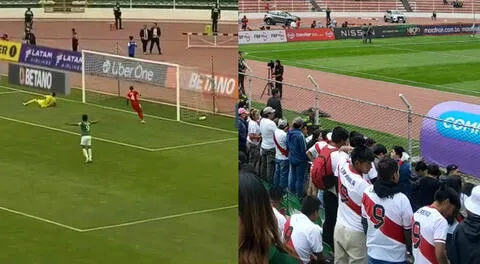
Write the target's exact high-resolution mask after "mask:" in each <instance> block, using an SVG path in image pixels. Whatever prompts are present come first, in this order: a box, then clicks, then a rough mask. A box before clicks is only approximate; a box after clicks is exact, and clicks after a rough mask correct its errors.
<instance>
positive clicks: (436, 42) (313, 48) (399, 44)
mask: <svg viewBox="0 0 480 264" xmlns="http://www.w3.org/2000/svg"><path fill="white" fill-rule="evenodd" d="M473 41H475V40H452V41H432V42H428V41H426V42H416V43H408V42H405V43H390V44H380V45H382V46H422V45H430V44H448V43H466V42H473ZM375 45H379V44H375ZM362 47H365V48H366V47H369V45H351V46H330V47H311V48H301V50H330V49H347V48H362ZM291 50H292V48H284V49H272V50H256V51H249V52H245V55H248V54H256V53H260V54H265V53H273V52H283V51H291Z"/></svg>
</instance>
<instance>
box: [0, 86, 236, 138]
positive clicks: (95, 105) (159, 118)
mask: <svg viewBox="0 0 480 264" xmlns="http://www.w3.org/2000/svg"><path fill="white" fill-rule="evenodd" d="M0 88H5V89H9V90H13V91H18V92H20V93H26V94H32V95H40V96H44V95H45V94H41V93H37V92H31V91H26V90H22V89H16V88H13V87H9V86H3V85H0ZM57 100H61V101H65V102H72V103H77V104H83V103H82V102H80V101H76V100H71V99H67V98H61V97H58V98H57ZM85 105H89V106H94V107H98V108H102V109H107V110H112V111H117V112H122V113H127V114H131V115H137V113H135V112H133V111H128V110H124V109H119V108H115V107H108V106H103V105H98V104H92V103H85ZM144 116H146V117H150V118H153V119H158V120H163V121H169V122H178V121H177V120H174V119H170V118H165V117H160V116H156V115H149V114H144ZM180 123H182V124H185V125H189V126H194V127H200V128H205V129H209V130H215V131H220V132H226V133H231V134H237V131H233V130H227V129H221V128H215V127H209V126H204V125H199V124H193V123H188V122H185V121H180Z"/></svg>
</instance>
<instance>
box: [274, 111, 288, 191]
mask: <svg viewBox="0 0 480 264" xmlns="http://www.w3.org/2000/svg"><path fill="white" fill-rule="evenodd" d="M288 128H289V127H288V122H287V120H284V119H280V120H278V128H277V130H275V134H274V135H273V141H274V143H275V178H274V181H273V183H274V184H275V185H278V186H280V187H281V188H282V189H286V188H287V187H288V174H289V171H290V163H289V161H288V154H289V152H288V149H287V132H288Z"/></svg>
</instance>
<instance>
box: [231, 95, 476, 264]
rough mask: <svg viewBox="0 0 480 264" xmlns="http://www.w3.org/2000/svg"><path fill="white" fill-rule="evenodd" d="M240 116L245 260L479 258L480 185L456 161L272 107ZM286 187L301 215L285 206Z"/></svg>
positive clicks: (459, 261) (466, 261)
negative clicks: (433, 160) (289, 116)
mask: <svg viewBox="0 0 480 264" xmlns="http://www.w3.org/2000/svg"><path fill="white" fill-rule="evenodd" d="M238 116H239V118H238V128H239V212H240V215H239V216H240V243H239V260H240V263H242V264H246V263H338V264H344V263H352V264H355V263H367V262H368V263H369V264H370V263H371V264H376V263H441V264H444V263H454V264H474V263H480V262H479V260H480V186H479V187H475V186H474V185H473V184H471V183H466V182H465V180H464V178H463V177H462V176H461V174H460V173H459V168H458V166H456V165H454V164H452V165H450V166H448V167H447V168H446V169H447V171H446V173H444V172H443V171H442V169H440V168H439V166H438V165H436V164H427V163H426V162H424V161H421V160H420V161H417V162H411V160H412V159H411V157H410V155H409V154H408V153H407V152H406V151H405V149H404V148H403V147H401V146H391V147H390V148H387V147H386V146H384V145H382V144H377V142H376V141H375V140H374V139H371V138H368V137H366V136H365V135H363V134H361V133H358V132H355V131H350V132H349V131H347V130H346V129H345V128H343V127H340V126H339V127H335V128H333V130H328V129H324V128H321V127H313V129H312V124H309V125H307V122H308V120H309V119H310V118H311V117H308V118H307V119H303V118H300V117H298V118H295V119H294V120H293V121H292V122H291V123H289V122H287V120H285V119H282V118H278V117H276V116H275V109H273V108H272V107H265V108H264V109H261V110H259V109H248V108H247V106H246V105H245V104H242V105H241V107H240V108H238ZM307 127H309V128H310V129H307ZM319 175H320V176H319ZM264 184H267V185H268V186H271V187H270V191H269V193H268V191H267V189H266V188H265V187H264ZM287 192H288V193H290V195H296V196H297V198H298V199H299V201H300V202H301V209H300V211H297V212H293V213H290V214H287V213H286V211H285V208H282V207H281V206H280V204H281V202H282V197H284V195H285V193H287ZM320 211H323V212H324V219H322V220H323V221H322V226H319V225H318V224H316V223H317V220H318V218H319V216H320ZM325 248H332V249H333V251H334V254H333V255H326V254H325V255H324V254H323V251H324V249H325Z"/></svg>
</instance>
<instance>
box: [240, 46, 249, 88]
mask: <svg viewBox="0 0 480 264" xmlns="http://www.w3.org/2000/svg"><path fill="white" fill-rule="evenodd" d="M244 61H245V59H244V58H243V56H242V52H241V51H238V91H239V92H240V95H242V94H245V86H244V80H245V75H243V74H242V73H245V71H246V69H247V67H246V66H245V64H244Z"/></svg>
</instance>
